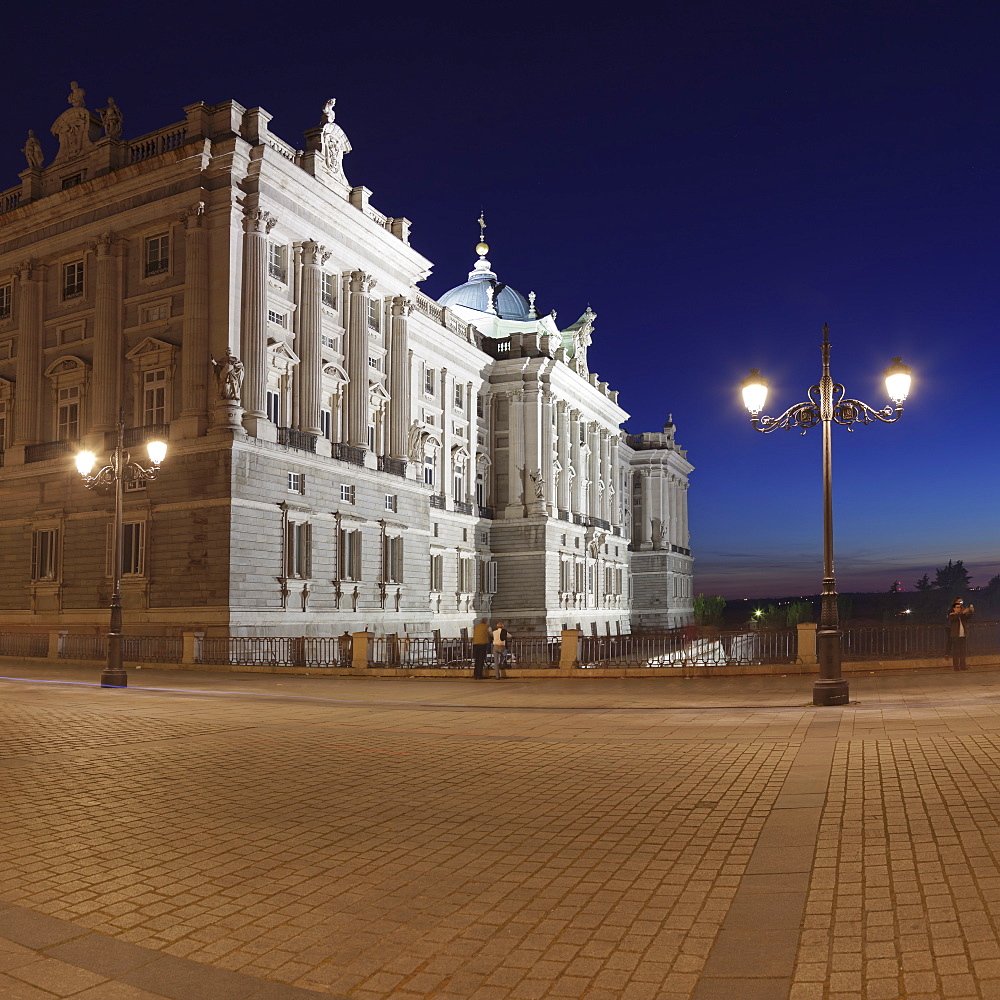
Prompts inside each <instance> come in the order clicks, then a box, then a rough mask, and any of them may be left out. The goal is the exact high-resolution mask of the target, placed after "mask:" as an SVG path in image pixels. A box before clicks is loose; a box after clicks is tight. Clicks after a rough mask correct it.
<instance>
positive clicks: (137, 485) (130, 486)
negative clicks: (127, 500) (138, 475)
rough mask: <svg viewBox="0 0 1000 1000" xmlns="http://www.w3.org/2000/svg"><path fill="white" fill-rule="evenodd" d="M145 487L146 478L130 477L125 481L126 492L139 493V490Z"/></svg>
mask: <svg viewBox="0 0 1000 1000" xmlns="http://www.w3.org/2000/svg"><path fill="white" fill-rule="evenodd" d="M145 488H146V480H145V479H130V480H129V481H128V482H127V483H125V492H126V493H137V492H138V491H139V490H144V489H145Z"/></svg>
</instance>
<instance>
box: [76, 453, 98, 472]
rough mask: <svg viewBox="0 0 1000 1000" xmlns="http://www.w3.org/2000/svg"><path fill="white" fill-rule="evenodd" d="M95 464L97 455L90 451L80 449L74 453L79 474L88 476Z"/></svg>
mask: <svg viewBox="0 0 1000 1000" xmlns="http://www.w3.org/2000/svg"><path fill="white" fill-rule="evenodd" d="M96 464H97V456H96V455H95V454H94V453H93V452H92V451H80V452H77V455H76V471H77V472H79V473H80V475H81V476H89V475H90V471H91V469H93V468H94V466H95V465H96Z"/></svg>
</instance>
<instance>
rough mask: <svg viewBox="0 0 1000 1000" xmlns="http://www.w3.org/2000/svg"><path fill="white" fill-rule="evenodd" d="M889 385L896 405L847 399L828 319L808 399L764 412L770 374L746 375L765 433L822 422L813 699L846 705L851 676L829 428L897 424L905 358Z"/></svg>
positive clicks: (896, 363)
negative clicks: (845, 667)
mask: <svg viewBox="0 0 1000 1000" xmlns="http://www.w3.org/2000/svg"><path fill="white" fill-rule="evenodd" d="M885 388H886V392H887V393H888V396H889V398H890V399H891V400H892V403H893V405H889V406H885V407H883V409H881V410H876V409H874V408H873V407H871V406H869V405H868V404H867V403H862V402H861V401H860V400H858V399H848V398H847V395H846V394H847V390H846V389H845V388H844V387H843V386H842V385H841V384H840V383H839V382H834V381H833V379H832V378H830V333H829V328H828V327H827V325H826V324H825V323H824V324H823V376H822V378H821V379H820V380H819V384H818V385H813V386H810V387H809V391H808V394H807V395H808V397H809V398H808V399H807V400H806V401H805V402H802V403H796V404H795V405H794V406H791V407H789V408H788V409H787V410H785V412H784V413H782V414H781V416H780V417H767V416H760V411H761V410H762V409H763V408H764V402H765V401H766V399H767V380H766V379H764V378H762V377H761V374H760V371H759V370H758V369H756V368H753V369H751V371H750V375H749V376H748V377H747V378H745V379H744V380H743V384H742V389H743V402H744V404H745V405H746V408H747V410H749V411H750V423H751V424H752V425H753V427H754V430H758V431H760V432H761V433H762V434H769V433H770V432H771V431H775V430H778V428H782V429H784V430H789V429H791V428H792V427H801V428H802V433H803V434H805V432H806V431H807V430H808V429H809V428H810V427H815V426H816V424H819V423H821V424H822V425H823V594H822V603H821V606H820V620H819V629H818V630H817V632H816V656H817V659H818V660H819V680H817V681H816V683H815V684H814V685H813V704H814V705H846V704H847V701H848V693H849V692H848V686H847V681H846V680H845V679H844V677H843V675H842V674H841V669H840V662H841V633H840V622H839V619H838V615H837V587H836V581H835V580H834V576H833V499H832V487H833V469H832V463H831V454H830V452H831V439H830V428H831V427H832V425H833V424H835V423H836V424H843V425H844V426H845V427H847V429H848V430H853V429H854V428H853V427H852V425H853V424H871V423H874V422H875V421H876V420H878V421H881V422H882V423H884V424H893V423H895V422H896V421H897V420H899V418H900V417H901V416H902V414H903V401H904V400H905V399H906V397H907V395H908V394H909V391H910V369H909V368H908V367H907V366H906V365H904V364H903V360H902V358H893V359H892V364H891V365H889V367H888V368H886V370H885Z"/></svg>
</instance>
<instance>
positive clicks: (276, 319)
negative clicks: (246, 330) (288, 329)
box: [267, 309, 288, 327]
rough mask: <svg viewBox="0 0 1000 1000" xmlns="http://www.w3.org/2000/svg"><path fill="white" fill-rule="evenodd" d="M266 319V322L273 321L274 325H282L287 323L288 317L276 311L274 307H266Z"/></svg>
mask: <svg viewBox="0 0 1000 1000" xmlns="http://www.w3.org/2000/svg"><path fill="white" fill-rule="evenodd" d="M267 321H268V323H274V325H275V326H282V327H283V326H285V325H286V324H287V323H288V317H287V316H286V315H285V314H284V313H280V312H276V311H275V310H274V309H268V311H267Z"/></svg>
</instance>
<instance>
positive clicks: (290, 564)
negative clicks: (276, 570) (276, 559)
mask: <svg viewBox="0 0 1000 1000" xmlns="http://www.w3.org/2000/svg"><path fill="white" fill-rule="evenodd" d="M285 576H286V577H291V576H295V525H294V523H293V522H291V521H287V520H286V521H285Z"/></svg>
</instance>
